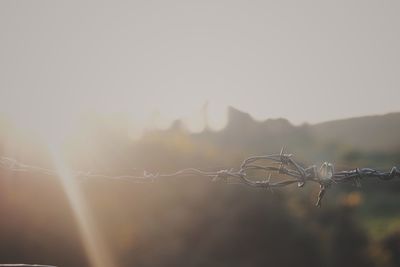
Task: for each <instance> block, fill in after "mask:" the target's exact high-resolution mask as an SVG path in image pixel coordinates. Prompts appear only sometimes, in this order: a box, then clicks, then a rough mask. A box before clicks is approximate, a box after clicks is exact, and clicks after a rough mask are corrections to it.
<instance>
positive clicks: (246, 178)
mask: <svg viewBox="0 0 400 267" xmlns="http://www.w3.org/2000/svg"><path fill="white" fill-rule="evenodd" d="M0 168H3V169H8V170H11V171H15V172H27V173H38V174H43V175H48V176H58V173H57V171H56V170H53V169H47V168H41V167H37V166H32V165H27V164H24V163H21V162H19V161H17V160H15V159H13V158H9V157H0ZM254 171H263V172H266V173H267V176H265V177H263V178H260V177H257V176H256V175H251V173H252V172H254ZM271 173H277V174H278V175H279V180H277V181H276V178H278V177H272V175H271ZM71 174H72V175H73V176H74V177H75V178H77V179H78V180H81V181H86V180H90V179H109V180H125V181H131V182H137V183H146V182H154V181H156V180H159V179H162V178H168V177H170V178H171V177H179V176H202V177H207V178H210V179H211V181H213V182H216V181H224V182H226V183H228V184H243V185H247V186H250V187H257V188H266V189H273V188H279V187H286V186H289V185H292V184H297V186H298V187H303V186H304V185H305V184H306V183H307V182H312V183H317V184H319V186H320V190H319V194H318V197H317V201H316V206H318V207H320V206H321V203H322V199H323V197H324V195H325V193H326V191H327V190H328V189H329V188H330V187H331V186H332V185H334V184H341V183H348V182H351V183H353V184H354V185H356V186H358V187H360V186H361V180H362V179H365V178H378V179H380V180H384V181H387V180H391V179H393V178H396V177H397V178H400V171H399V169H398V168H397V167H393V168H392V169H391V170H390V171H389V172H385V171H379V170H375V169H371V168H356V169H352V170H347V171H338V172H335V169H334V165H333V164H332V163H328V162H324V163H323V164H322V165H321V166H320V168H319V169H318V168H317V167H316V165H311V166H309V167H303V165H302V164H300V163H298V162H296V161H295V160H294V159H293V154H286V153H285V152H284V149H283V148H282V150H281V152H280V153H279V154H270V155H264V156H254V157H249V158H247V159H245V160H244V161H243V163H242V164H241V166H240V167H239V169H238V170H236V171H235V169H234V168H232V169H222V170H218V171H203V170H199V169H195V168H187V169H182V170H178V171H176V172H174V173H169V174H160V173H150V172H147V171H144V172H143V174H142V175H118V176H113V175H106V174H96V173H93V172H82V171H73V172H71ZM273 178H274V179H273Z"/></svg>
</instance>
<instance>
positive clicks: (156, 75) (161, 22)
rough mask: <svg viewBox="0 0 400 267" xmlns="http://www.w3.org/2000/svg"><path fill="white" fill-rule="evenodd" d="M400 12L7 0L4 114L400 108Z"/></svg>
mask: <svg viewBox="0 0 400 267" xmlns="http://www.w3.org/2000/svg"><path fill="white" fill-rule="evenodd" d="M83 2H85V3H83ZM399 14H400V1H384V0H379V1H378V0H377V1H367V0H361V1H351V0H345V1H337V0H335V1H298V0H293V1H249V0H246V1H234V0H224V1H220V0H212V1H207V0H202V1H188V0H184V1H176V0H169V1H164V0H159V1H151V0H145V1H108V2H103V1H93V2H86V1H76V2H74V1H64V2H62V1H53V0H51V1H18V0H11V1H6V0H2V1H0V113H2V114H6V115H7V116H9V117H10V118H13V119H14V120H16V121H19V122H20V123H22V124H23V123H31V124H46V123H49V124H53V125H54V123H55V122H56V121H60V119H61V120H68V118H69V117H71V116H76V115H78V114H81V113H82V112H83V113H88V112H89V113H91V112H99V113H102V114H115V113H118V114H122V115H123V116H126V117H128V118H130V119H131V120H132V121H133V122H135V123H136V125H138V126H139V127H142V126H143V125H145V124H146V123H147V121H148V120H149V119H150V118H153V119H154V116H155V115H154V114H156V113H157V112H158V114H159V116H160V117H161V120H166V119H168V118H169V119H172V118H177V117H185V118H194V117H196V116H197V115H198V113H199V110H201V108H202V106H203V105H204V103H205V102H206V101H208V102H209V113H210V114H209V117H210V121H211V123H212V124H214V125H215V126H221V125H222V124H223V121H224V116H225V113H224V110H225V108H226V107H227V106H228V105H232V106H234V107H237V108H239V109H241V110H244V111H247V112H249V113H250V114H252V115H253V116H255V117H256V118H258V119H265V118H276V117H285V118H288V119H289V120H290V121H291V122H293V123H296V124H298V123H302V122H305V121H307V122H312V123H313V122H320V121H325V120H331V119H336V118H344V117H351V116H360V115H369V114H382V113H387V112H392V111H400V108H399V107H400V105H399V96H400V93H399V92H400V49H399V47H400V15H399ZM196 114H197V115H196ZM197 117H199V116H197ZM158 119H160V118H158Z"/></svg>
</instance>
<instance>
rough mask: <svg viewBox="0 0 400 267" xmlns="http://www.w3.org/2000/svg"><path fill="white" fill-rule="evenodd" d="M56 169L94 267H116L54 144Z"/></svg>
mask: <svg viewBox="0 0 400 267" xmlns="http://www.w3.org/2000/svg"><path fill="white" fill-rule="evenodd" d="M49 150H50V153H51V156H52V159H53V164H54V167H55V169H56V171H57V173H58V175H59V178H60V181H61V183H62V186H63V188H64V192H65V194H66V196H67V199H68V202H69V204H70V206H71V208H72V211H73V213H74V216H75V219H76V222H77V224H78V227H79V231H80V235H81V239H82V242H83V245H84V248H85V250H86V253H87V257H88V259H89V261H90V265H91V266H92V267H115V266H116V264H115V263H114V261H113V259H112V257H111V253H110V252H109V250H108V249H107V248H106V245H105V243H104V240H103V238H102V236H101V233H100V232H99V231H98V229H97V227H96V222H95V220H94V218H93V216H92V215H91V212H90V209H89V207H88V205H87V203H86V201H85V198H84V196H83V194H82V192H81V188H80V187H79V184H78V183H77V181H76V179H74V176H73V174H72V172H71V170H70V169H69V168H68V167H67V166H66V164H65V161H64V160H63V157H62V154H61V150H60V149H59V147H57V146H56V145H54V144H50V145H49Z"/></svg>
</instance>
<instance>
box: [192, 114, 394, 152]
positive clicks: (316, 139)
mask: <svg viewBox="0 0 400 267" xmlns="http://www.w3.org/2000/svg"><path fill="white" fill-rule="evenodd" d="M195 136H197V138H202V139H209V140H210V141H213V142H214V143H216V144H219V145H222V146H230V147H239V148H242V147H245V148H246V149H250V150H251V151H254V152H255V153H256V152H261V151H260V150H263V151H265V149H268V150H273V151H276V150H278V149H279V148H280V147H281V146H283V145H284V146H287V147H291V146H293V147H295V148H301V149H304V148H307V147H310V146H316V145H318V144H340V145H341V146H346V147H348V149H354V150H358V151H368V152H372V151H374V152H395V151H399V150H400V113H390V114H386V115H377V116H366V117H358V118H350V119H343V120H335V121H329V122H324V123H318V124H314V125H310V124H303V125H300V126H294V125H292V124H291V123H290V122H289V121H288V120H286V119H267V120H264V121H257V120H254V119H253V118H252V117H251V116H250V115H249V114H248V113H245V112H242V111H240V110H237V109H235V108H233V107H230V108H229V110H228V123H227V126H226V127H225V128H224V129H222V130H221V131H217V132H213V131H210V130H206V131H204V132H203V133H200V134H195Z"/></svg>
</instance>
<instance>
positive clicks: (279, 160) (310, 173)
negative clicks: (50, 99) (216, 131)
mask: <svg viewBox="0 0 400 267" xmlns="http://www.w3.org/2000/svg"><path fill="white" fill-rule="evenodd" d="M0 168H3V169H8V170H11V171H14V172H25V173H37V174H43V175H48V176H57V175H58V173H57V171H56V170H53V169H47V168H42V167H37V166H32V165H27V164H24V163H21V162H19V161H17V160H15V159H13V158H9V157H0ZM252 171H253V172H254V171H263V172H266V173H267V174H268V176H266V177H261V178H260V177H258V176H251V175H250V173H251V172H252ZM271 173H277V174H279V177H280V179H279V180H277V179H276V178H277V177H275V178H274V179H273V177H271ZM72 175H73V176H74V177H75V178H77V179H78V180H80V181H86V180H90V179H108V180H124V181H131V182H136V183H147V182H154V181H156V180H160V179H163V178H172V177H182V176H199V177H206V178H209V179H211V181H214V182H215V181H224V182H226V183H228V184H242V185H246V186H251V187H258V188H267V189H273V188H279V187H285V186H289V185H292V184H296V183H297V185H298V187H303V186H304V185H305V184H306V183H307V182H313V183H318V184H319V185H320V191H319V194H318V198H317V202H316V206H318V207H320V206H321V203H322V199H323V197H324V195H325V193H326V190H327V189H328V188H329V187H331V186H332V185H333V184H340V183H348V182H353V183H354V184H355V185H356V186H360V185H361V180H362V179H365V178H379V179H380V180H384V181H387V180H391V179H393V178H400V171H399V169H398V168H397V167H393V168H392V169H391V170H390V171H389V172H385V171H379V170H374V169H371V168H361V169H359V168H356V169H353V170H345V171H339V172H335V171H334V167H333V164H331V163H327V162H324V163H323V164H322V165H321V167H320V169H319V170H317V167H316V166H315V165H311V166H309V167H303V165H302V164H300V163H297V162H296V161H295V160H294V159H293V155H292V154H286V153H284V149H283V148H282V150H281V152H280V153H279V154H271V155H263V156H252V157H248V158H247V159H245V160H244V161H243V162H242V164H241V165H240V168H239V170H237V171H235V170H234V169H229V170H228V169H223V170H218V171H203V170H199V169H196V168H187V169H182V170H178V171H176V172H173V173H166V174H160V173H150V172H147V171H144V172H143V175H130V174H129V175H117V176H113V175H106V174H98V173H92V172H83V171H73V172H72ZM272 180H275V181H272ZM0 266H1V265H0Z"/></svg>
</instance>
